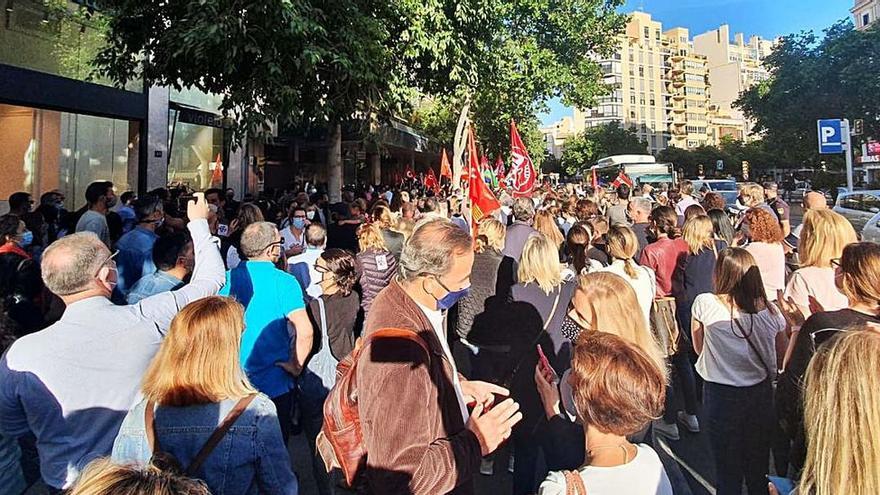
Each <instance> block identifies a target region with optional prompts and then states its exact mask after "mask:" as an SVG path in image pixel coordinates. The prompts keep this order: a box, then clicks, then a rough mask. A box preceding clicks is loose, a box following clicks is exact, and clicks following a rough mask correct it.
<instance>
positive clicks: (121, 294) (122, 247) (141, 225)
mask: <svg viewBox="0 0 880 495" xmlns="http://www.w3.org/2000/svg"><path fill="white" fill-rule="evenodd" d="M133 208H134V212H135V216H136V217H137V226H136V227H135V228H134V230H132V231H131V232H129V233H127V234H125V235H123V236H122V238H120V239H119V242H117V243H116V249H117V251H118V254H117V255H116V258H115V259H116V266H117V267H118V269H119V271H118V273H117V276H118V282H117V284H116V290H115V291H114V292H113V298H114V301H116V302H122V301H125V300H126V298H127V297H128V293H129V291H131V288H132V287H134V285H135V284H136V283H137V282H138V280H140V279H141V277H143V276H145V275H150V274H152V273H154V272H155V271H156V265H155V263H153V245H154V244H155V243H156V240H157V239H159V236H158V235H157V234H156V229H157V228H159V227H161V226H162V224H163V223H164V222H165V210H164V207H163V205H162V201H161V200H160V199H159V198H157V197H155V196H151V195H147V196H145V197H143V198H141V199H138V200H137V201H136V202H135V203H134V205H133Z"/></svg>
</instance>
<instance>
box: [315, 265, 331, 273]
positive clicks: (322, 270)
mask: <svg viewBox="0 0 880 495" xmlns="http://www.w3.org/2000/svg"><path fill="white" fill-rule="evenodd" d="M314 268H315V271H316V272H318V273H330V269H329V268H327V267H326V266H321V265H319V264H317V263H315V266H314Z"/></svg>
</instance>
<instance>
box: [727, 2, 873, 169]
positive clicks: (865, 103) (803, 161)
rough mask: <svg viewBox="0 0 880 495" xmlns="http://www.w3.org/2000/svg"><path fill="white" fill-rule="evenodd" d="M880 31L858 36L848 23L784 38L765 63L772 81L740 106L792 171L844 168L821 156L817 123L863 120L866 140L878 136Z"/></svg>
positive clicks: (835, 160)
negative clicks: (819, 32)
mask: <svg viewBox="0 0 880 495" xmlns="http://www.w3.org/2000/svg"><path fill="white" fill-rule="evenodd" d="M878 54H880V28H878V27H874V28H872V29H869V30H867V31H856V30H854V29H853V28H852V24H851V22H850V21H849V20H848V19H847V20H844V21H840V22H838V23H837V24H834V25H833V26H831V27H830V28H828V29H826V30H825V36H824V38H822V39H819V38H818V37H817V36H816V35H814V34H813V33H812V32H805V33H800V34H792V35H789V36H785V37H783V38H782V39H781V42H780V43H779V44H778V45H777V47H776V48H775V49H774V51H773V53H772V54H771V55H770V56H769V57H767V58H766V59H765V60H764V64H765V65H766V66H767V67H768V69H769V70H770V74H771V77H770V79H769V80H768V81H765V82H764V83H762V84H759V85H757V86H755V87H753V88H751V89H749V90H748V91H746V92H744V93H743V94H742V95H741V96H740V98H739V100H738V101H737V105H738V106H739V107H741V108H742V109H743V111H744V113H745V114H746V115H747V116H748V117H749V118H751V119H753V120H754V121H755V123H756V125H755V131H757V132H759V133H761V134H763V136H764V141H765V143H766V150H767V152H768V153H770V154H772V155H773V156H775V157H776V158H777V159H779V160H780V161H782V162H783V163H784V164H785V165H786V166H788V167H796V166H802V165H805V166H812V167H815V166H816V165H817V164H818V163H819V161H820V160H826V161H828V163H829V165H832V166H837V167H839V166H841V165H842V163H843V158H842V155H841V156H837V157H831V156H828V155H823V156H822V157H821V158H820V156H819V155H818V153H817V147H818V146H817V136H816V120H818V119H823V118H848V119H850V122H852V121H853V120H854V119H863V120H864V124H865V130H866V134H868V135H872V136H875V137H876V136H880V98H877V95H878V94H880V77H877V76H876V74H873V73H872V72H871V71H872V69H871V67H874V66H876V62H877V56H878Z"/></svg>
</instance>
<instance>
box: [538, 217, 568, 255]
mask: <svg viewBox="0 0 880 495" xmlns="http://www.w3.org/2000/svg"><path fill="white" fill-rule="evenodd" d="M555 218H556V217H555V216H554V215H553V214H552V213H550V212H549V211H547V210H541V211H539V212H538V213H536V214H535V230H537V231H538V232H540V233H542V234H544V237H546V238H547V240H549V241H550V242H552V243H553V245H554V246H556V249H557V251H558V250H559V248H560V247H562V243H563V242H565V237H563V235H562V231H561V230H559V226H558V225H556V220H555Z"/></svg>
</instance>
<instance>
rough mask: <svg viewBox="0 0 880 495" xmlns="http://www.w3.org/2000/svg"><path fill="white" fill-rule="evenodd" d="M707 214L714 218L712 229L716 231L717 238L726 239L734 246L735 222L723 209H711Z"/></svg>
mask: <svg viewBox="0 0 880 495" xmlns="http://www.w3.org/2000/svg"><path fill="white" fill-rule="evenodd" d="M706 215H708V216H709V219H711V220H712V230H713V231H714V235H715V240H718V241H724V243H725V244H726V245H727V246H733V238H734V235H735V233H734V231H733V222H731V221H730V217H728V216H727V213H725V212H724V211H722V210H718V209H710V210H707V211H706Z"/></svg>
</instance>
